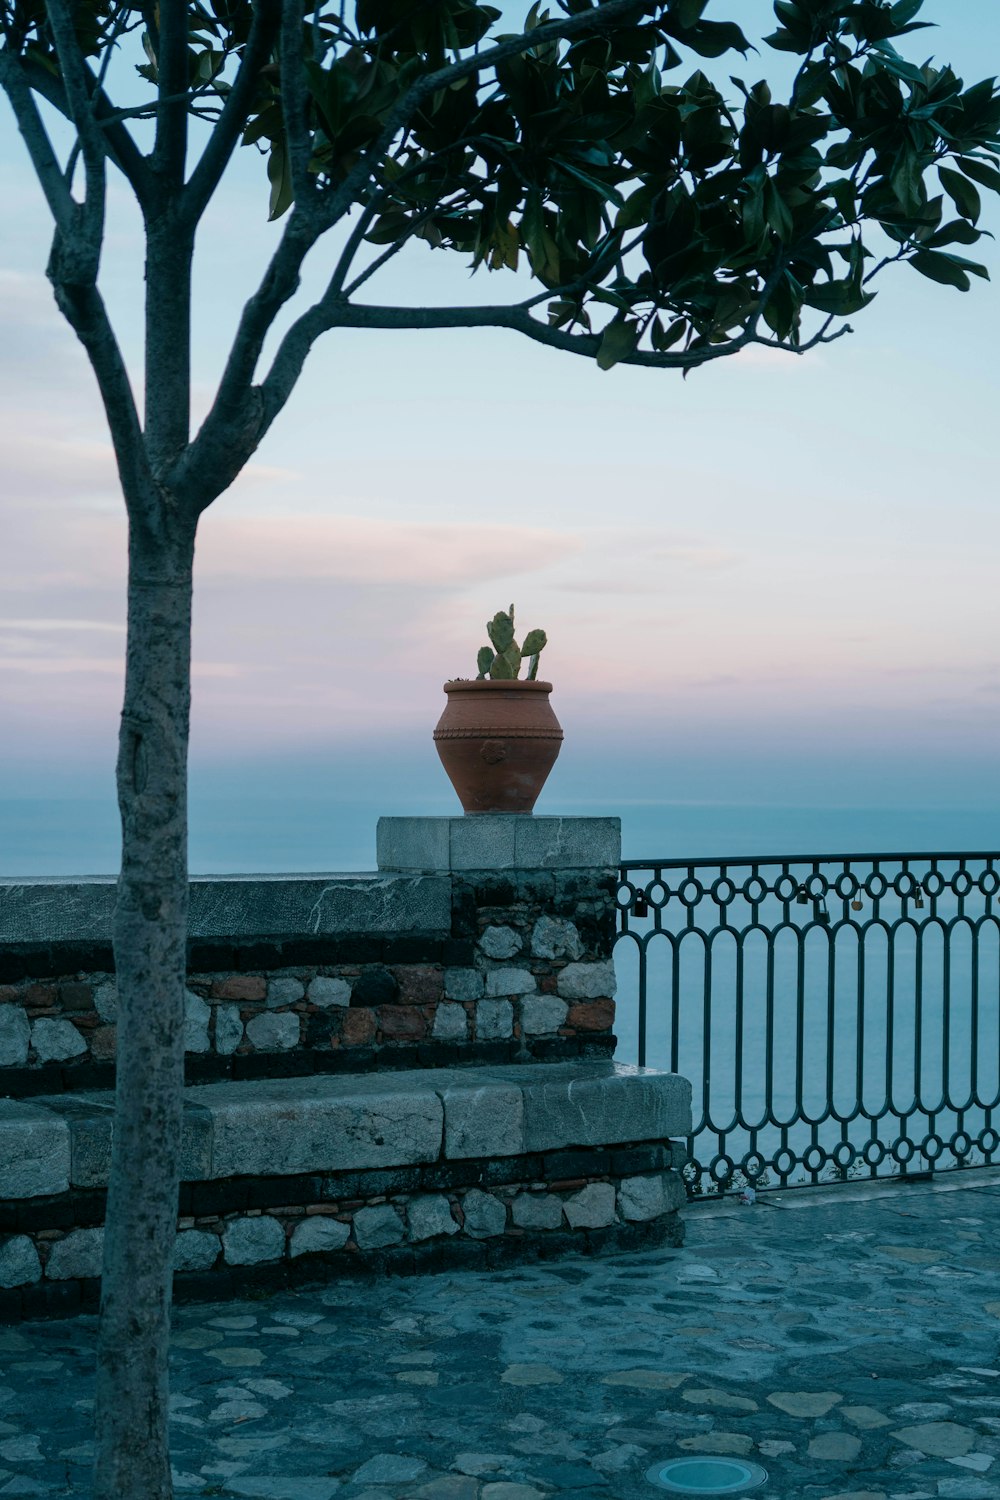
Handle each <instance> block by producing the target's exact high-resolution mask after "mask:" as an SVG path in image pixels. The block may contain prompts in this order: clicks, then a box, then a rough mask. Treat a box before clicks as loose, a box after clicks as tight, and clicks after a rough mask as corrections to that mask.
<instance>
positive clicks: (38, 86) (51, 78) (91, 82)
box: [21, 58, 150, 207]
mask: <svg viewBox="0 0 1000 1500" xmlns="http://www.w3.org/2000/svg"><path fill="white" fill-rule="evenodd" d="M83 67H84V74H85V76H86V78H87V84H88V88H89V90H90V97H91V103H92V106H93V110H94V117H95V119H96V120H97V123H98V124H99V125H100V127H101V133H102V135H103V136H104V141H105V151H106V154H107V156H108V158H109V160H110V161H111V162H113V163H114V165H115V166H116V167H117V168H118V170H119V171H120V172H121V173H122V175H123V176H124V177H125V178H126V179H127V181H128V183H129V185H130V186H131V188H132V190H133V192H134V193H135V196H136V199H137V201H138V203H139V205H140V207H144V206H145V203H146V200H147V196H148V192H149V186H150V175H149V164H148V162H147V160H146V158H145V157H144V156H143V154H142V152H141V151H140V150H139V148H138V146H137V145H136V143H135V141H134V140H133V139H132V137H131V135H129V133H128V131H127V130H126V128H125V126H124V125H122V124H121V123H120V120H122V119H125V118H126V115H127V111H123V110H116V109H115V107H114V105H113V104H112V103H111V100H110V99H109V98H108V97H107V95H106V94H105V93H104V91H103V89H98V87H97V80H96V79H95V78H94V75H93V73H92V72H91V70H90V69H89V68H88V66H87V63H86V60H85V59H83ZM21 68H22V70H23V72H24V76H25V78H26V80H27V82H28V85H29V87H30V88H31V89H32V90H33V92H34V93H36V94H40V95H41V96H42V98H43V99H45V100H47V101H48V103H49V104H51V105H52V106H53V108H54V109H57V110H58V111H59V113H60V114H61V115H63V116H65V118H66V119H67V120H72V118H73V115H72V112H71V110H70V107H69V102H68V100H67V98H66V91H65V89H64V88H63V85H62V81H61V80H60V79H59V78H58V77H57V75H56V74H54V73H50V72H49V71H48V69H47V68H43V67H41V66H40V65H39V64H38V63H34V62H32V61H31V60H30V59H28V58H24V59H23V60H22V62H21Z"/></svg>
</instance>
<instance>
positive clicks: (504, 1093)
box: [441, 1069, 524, 1161]
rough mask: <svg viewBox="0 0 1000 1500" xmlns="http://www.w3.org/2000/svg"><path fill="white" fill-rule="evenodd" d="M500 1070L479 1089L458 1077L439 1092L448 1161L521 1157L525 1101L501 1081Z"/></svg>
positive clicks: (516, 1090)
mask: <svg viewBox="0 0 1000 1500" xmlns="http://www.w3.org/2000/svg"><path fill="white" fill-rule="evenodd" d="M502 1076H503V1075H502V1070H500V1069H498V1070H497V1072H496V1073H495V1074H494V1075H493V1077H492V1078H490V1079H489V1080H488V1081H487V1082H485V1083H484V1084H482V1085H480V1086H479V1087H475V1086H473V1087H470V1086H468V1085H467V1084H464V1083H463V1081H462V1080H461V1076H460V1075H459V1077H458V1078H456V1081H455V1084H454V1086H452V1087H446V1088H444V1089H442V1091H441V1099H442V1101H443V1103H444V1154H445V1158H446V1159H447V1160H449V1161H468V1160H472V1159H474V1158H476V1157H480V1156H520V1155H521V1154H522V1152H523V1151H524V1100H523V1097H522V1094H521V1090H520V1089H519V1088H518V1087H517V1085H516V1084H515V1085H511V1086H507V1085H506V1084H504V1083H503V1081H502Z"/></svg>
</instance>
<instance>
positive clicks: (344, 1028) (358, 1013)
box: [340, 1006, 377, 1047]
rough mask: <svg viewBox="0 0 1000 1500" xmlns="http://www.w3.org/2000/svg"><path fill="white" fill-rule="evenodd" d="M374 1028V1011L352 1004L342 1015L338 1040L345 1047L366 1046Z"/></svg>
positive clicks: (372, 1037)
mask: <svg viewBox="0 0 1000 1500" xmlns="http://www.w3.org/2000/svg"><path fill="white" fill-rule="evenodd" d="M376 1030H377V1027H376V1024H375V1012H374V1011H373V1010H370V1009H368V1008H367V1007H359V1006H352V1007H351V1009H350V1010H349V1011H347V1012H346V1013H345V1015H344V1020H343V1024H342V1025H341V1028H340V1040H341V1042H342V1043H343V1045H344V1046H345V1047H367V1045H368V1043H369V1042H370V1041H372V1040H373V1039H374V1036H375V1032H376Z"/></svg>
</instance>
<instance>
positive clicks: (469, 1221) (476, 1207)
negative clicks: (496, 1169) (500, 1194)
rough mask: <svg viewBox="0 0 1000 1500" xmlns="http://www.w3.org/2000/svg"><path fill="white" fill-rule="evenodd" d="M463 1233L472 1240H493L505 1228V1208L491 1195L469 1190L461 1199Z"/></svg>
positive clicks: (475, 1189)
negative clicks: (463, 1217) (463, 1218)
mask: <svg viewBox="0 0 1000 1500" xmlns="http://www.w3.org/2000/svg"><path fill="white" fill-rule="evenodd" d="M462 1212H463V1214H464V1215H465V1226H464V1227H465V1232H466V1234H469V1235H471V1236H472V1238H473V1239H474V1240H489V1239H494V1238H495V1237H496V1235H498V1234H503V1232H504V1230H505V1229H506V1227H507V1208H506V1205H505V1204H504V1203H501V1201H500V1199H499V1198H494V1197H493V1194H492V1193H484V1192H483V1191H482V1190H481V1189H480V1188H471V1189H470V1190H469V1192H467V1193H466V1195H465V1197H464V1198H463V1199H462Z"/></svg>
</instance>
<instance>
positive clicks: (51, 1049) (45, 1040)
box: [31, 1018, 87, 1063]
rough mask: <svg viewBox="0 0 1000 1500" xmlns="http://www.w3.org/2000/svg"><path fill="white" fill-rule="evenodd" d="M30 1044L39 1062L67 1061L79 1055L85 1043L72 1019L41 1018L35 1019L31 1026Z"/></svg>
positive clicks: (85, 1048)
mask: <svg viewBox="0 0 1000 1500" xmlns="http://www.w3.org/2000/svg"><path fill="white" fill-rule="evenodd" d="M31 1045H32V1047H34V1049H35V1056H36V1057H37V1058H38V1061H39V1062H43V1063H47V1062H68V1061H69V1059H70V1058H71V1057H81V1056H82V1055H83V1053H84V1052H86V1050H87V1043H86V1042H85V1041H84V1040H83V1037H82V1036H81V1035H80V1033H79V1032H78V1031H77V1029H76V1027H75V1026H74V1025H73V1022H72V1021H53V1020H48V1019H46V1018H43V1019H42V1020H40V1021H35V1023H34V1024H33V1026H32V1028H31Z"/></svg>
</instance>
